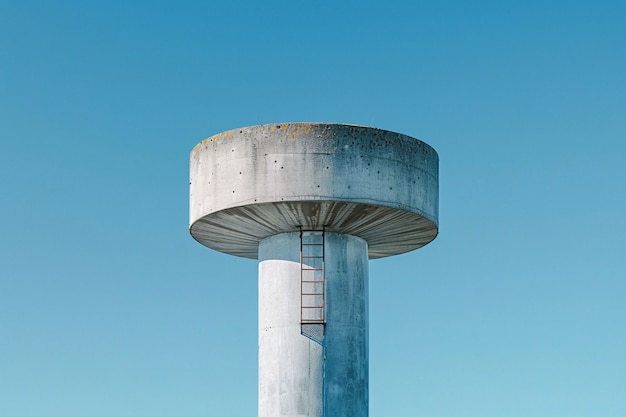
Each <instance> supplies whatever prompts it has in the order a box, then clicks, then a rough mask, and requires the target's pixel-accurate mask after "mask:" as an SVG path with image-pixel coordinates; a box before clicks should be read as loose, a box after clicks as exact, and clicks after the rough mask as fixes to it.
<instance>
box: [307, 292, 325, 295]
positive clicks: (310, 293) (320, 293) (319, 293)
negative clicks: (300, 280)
mask: <svg viewBox="0 0 626 417" xmlns="http://www.w3.org/2000/svg"><path fill="white" fill-rule="evenodd" d="M302 295H324V293H323V292H303V293H302Z"/></svg>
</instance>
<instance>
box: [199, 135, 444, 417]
mask: <svg viewBox="0 0 626 417" xmlns="http://www.w3.org/2000/svg"><path fill="white" fill-rule="evenodd" d="M438 161H439V160H438V156H437V153H436V152H435V150H434V149H433V148H431V147H430V146H428V145H427V144H426V143H424V142H422V141H420V140H417V139H415V138H412V137H409V136H406V135H402V134H399V133H394V132H390V131H386V130H381V129H375V128H370V127H362V126H354V125H344V124H322V123H284V124H269V125H262V126H253V127H246V128H241V129H234V130H230V131H227V132H223V133H220V134H218V135H215V136H212V137H210V138H208V139H206V140H204V141H203V142H201V143H199V144H198V145H197V146H196V147H195V148H194V149H193V151H192V152H191V181H190V223H191V225H190V231H191V235H192V236H193V237H194V239H196V240H197V241H198V242H200V243H202V244H203V245H205V246H208V247H209V248H211V249H214V250H217V251H220V252H224V253H228V254H231V255H235V256H242V257H246V258H251V259H258V260H259V274H258V279H259V282H258V286H259V398H258V401H259V414H258V415H259V417H278V416H289V417H296V416H307V417H322V416H325V417H365V416H367V415H368V259H376V258H382V257H385V256H391V255H396V254H400V253H405V252H408V251H411V250H414V249H417V248H420V247H422V246H424V245H426V244H427V243H429V242H430V241H432V240H433V239H434V238H435V237H436V236H437V223H438V220H437V216H438V194H439V186H438ZM380 279H385V277H380Z"/></svg>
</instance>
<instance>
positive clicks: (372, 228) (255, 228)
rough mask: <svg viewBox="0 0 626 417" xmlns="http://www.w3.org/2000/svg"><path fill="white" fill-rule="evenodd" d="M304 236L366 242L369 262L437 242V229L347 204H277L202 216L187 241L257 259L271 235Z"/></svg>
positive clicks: (404, 214)
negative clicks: (324, 234) (320, 233)
mask: <svg viewBox="0 0 626 417" xmlns="http://www.w3.org/2000/svg"><path fill="white" fill-rule="evenodd" d="M298 226H302V228H303V229H308V230H321V229H322V227H325V229H326V231H328V232H340V233H343V234H348V235H352V236H358V237H360V238H362V239H364V240H366V241H367V243H368V247H369V258H370V259H376V258H382V257H385V256H391V255H396V254H400V253H405V252H409V251H411V250H414V249H418V248H420V247H422V246H424V245H426V244H427V243H429V242H430V241H432V240H433V239H434V238H435V237H436V236H437V226H436V225H435V224H434V223H432V222H431V221H430V220H427V219H426V218H424V217H422V216H419V215H416V214H414V213H411V212H409V211H404V210H399V209H394V208H389V207H381V206H376V205H374V204H361V203H352V202H350V203H347V202H332V201H323V202H302V201H293V202H278V203H266V204H257V205H246V206H241V207H234V208H229V209H225V210H221V211H218V212H215V213H212V214H209V215H206V216H204V217H202V218H200V219H198V220H197V221H195V222H194V223H193V224H192V225H191V235H192V236H193V237H194V239H196V240H197V241H198V242H200V243H202V244H203V245H205V246H207V247H209V248H211V249H215V250H217V251H220V252H225V253H229V254H232V255H236V256H242V257H245V258H251V259H257V256H258V246H259V242H260V241H261V240H262V239H264V238H266V237H268V236H272V235H276V234H278V233H286V232H296V231H298V230H299V229H298Z"/></svg>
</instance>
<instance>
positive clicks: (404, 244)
mask: <svg viewBox="0 0 626 417" xmlns="http://www.w3.org/2000/svg"><path fill="white" fill-rule="evenodd" d="M438 161H439V160H438V156H437V153H436V152H435V150H434V149H432V148H431V147H430V146H428V145H427V144H425V143H424V142H422V141H419V140H417V139H415V138H412V137H409V136H406V135H402V134H399V133H394V132H389V131H385V130H381V129H375V128H368V127H362V126H353V125H341V124H319V123H287V124H272V125H262V126H253V127H247V128H242V129H235V130H231V131H228V132H224V133H221V134H219V135H215V136H212V137H210V138H208V139H206V140H205V141H203V142H201V143H200V144H198V146H196V147H195V148H194V150H193V151H192V153H191V178H190V191H191V196H190V231H191V234H192V236H193V237H194V238H195V239H196V240H197V241H199V242H200V243H202V244H203V245H206V246H208V247H210V248H212V249H215V250H218V251H221V252H225V253H230V254H233V255H237V256H243V257H248V258H256V257H257V254H258V244H259V242H260V241H261V240H262V239H264V238H266V237H268V236H272V235H275V234H279V233H285V232H294V231H296V230H298V226H303V228H305V229H321V228H322V226H326V230H327V231H331V232H337V233H345V234H350V235H353V236H358V237H361V238H363V239H365V240H366V241H367V242H368V245H369V258H370V259H374V258H380V257H384V256H390V255H394V254H399V253H404V252H408V251H410V250H413V249H417V248H419V247H421V246H424V245H425V244H427V243H429V242H430V241H432V240H433V239H434V238H435V237H436V235H437V222H438V198H439V197H438V192H439V191H438V189H439V188H438Z"/></svg>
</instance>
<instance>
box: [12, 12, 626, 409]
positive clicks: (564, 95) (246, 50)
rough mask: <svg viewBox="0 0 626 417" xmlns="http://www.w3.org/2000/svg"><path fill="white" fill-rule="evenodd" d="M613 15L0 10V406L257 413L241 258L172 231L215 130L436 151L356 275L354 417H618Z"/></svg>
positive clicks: (620, 148) (623, 179)
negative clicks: (364, 373) (412, 201)
mask: <svg viewBox="0 0 626 417" xmlns="http://www.w3.org/2000/svg"><path fill="white" fill-rule="evenodd" d="M625 74H626V4H625V3H624V2H623V1H604V0H599V1H593V2H591V1H585V2H581V1H541V2H539V1H523V2H522V1H515V2H512V1H501V0H500V1H495V0H494V1H477V2H469V1H452V0H451V1H434V2H408V1H406V2H399V1H384V2H382V1H381V2H367V1H359V2H357V1H353V2H342V1H338V2H330V1H315V2H313V1H289V2H288V1H283V2H277V1H264V2H260V1H259V2H252V1H249V2H236V1H179V2H164V1H158V0H157V1H154V0H153V1H145V0H137V1H123V2H122V1H90V0H86V1H67V0H60V1H54V2H51V1H31V0H20V1H10V0H0V416H1V417H113V416H114V417H161V416H163V417H173V416H176V417H196V416H224V417H227V416H236V417H239V416H255V415H256V413H257V411H256V408H257V398H256V397H257V368H256V366H257V365H256V364H257V321H256V320H257V319H256V317H257V313H256V308H257V299H256V297H257V290H256V274H257V272H256V268H257V265H256V262H255V261H252V260H246V259H241V258H235V257H231V256H227V255H224V254H220V253H217V252H213V251H210V250H209V249H207V248H205V247H203V246H201V245H199V244H198V243H196V242H195V241H194V240H193V239H192V238H191V237H190V236H189V233H188V229H187V228H188V156H189V152H190V150H191V149H192V148H193V146H195V144H196V143H198V142H199V141H201V140H202V139H204V138H206V137H208V136H211V135H213V134H216V133H219V132H221V131H223V130H227V129H232V128H237V127H242V126H249V125H256V124H263V123H272V122H289V121H320V122H344V123H354V124H362V125H368V126H375V127H379V128H383V129H388V130H393V131H397V132H401V133H404V134H408V135H411V136H414V137H417V138H420V139H422V140H424V141H425V142H427V143H428V144H430V145H431V146H433V147H434V148H435V149H436V150H437V151H438V153H439V156H440V235H439V237H438V238H437V239H436V240H435V241H434V242H433V243H432V244H430V245H429V246H427V247H425V248H423V249H421V250H418V251H415V252H411V253H408V254H405V255H401V256H397V257H393V258H388V259H384V260H377V261H372V262H370V293H371V296H370V320H371V321H370V415H371V416H424V417H503V416H506V417H624V416H626V256H625V252H626V251H625V249H626V237H625V236H626V233H625V232H626V215H625V213H626V162H625V161H626V141H625V139H626V76H625Z"/></svg>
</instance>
